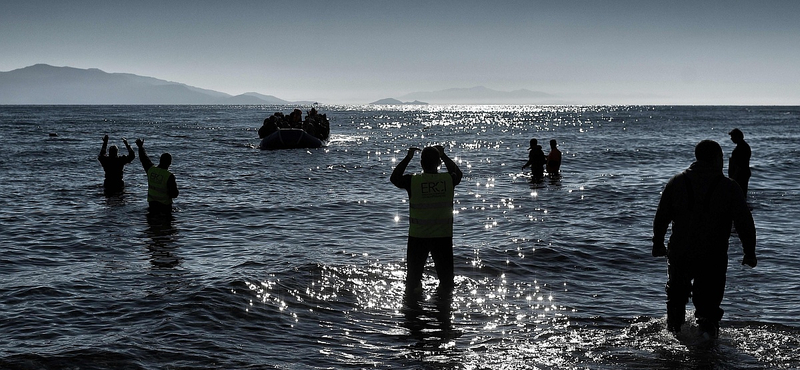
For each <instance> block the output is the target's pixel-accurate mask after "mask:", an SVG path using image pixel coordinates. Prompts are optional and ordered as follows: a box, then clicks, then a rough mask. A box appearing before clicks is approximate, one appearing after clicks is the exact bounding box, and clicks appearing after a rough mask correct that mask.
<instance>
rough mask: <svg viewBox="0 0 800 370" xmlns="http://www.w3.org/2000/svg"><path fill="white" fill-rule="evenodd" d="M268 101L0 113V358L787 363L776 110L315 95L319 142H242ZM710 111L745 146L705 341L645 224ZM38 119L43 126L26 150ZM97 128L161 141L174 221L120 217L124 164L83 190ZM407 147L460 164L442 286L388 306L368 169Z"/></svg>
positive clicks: (392, 194)
mask: <svg viewBox="0 0 800 370" xmlns="http://www.w3.org/2000/svg"><path fill="white" fill-rule="evenodd" d="M280 109H281V108H280V107H44V108H42V107H9V108H2V109H1V110H0V112H2V113H3V115H2V117H3V119H2V124H3V127H2V128H3V129H4V133H5V134H4V136H3V137H2V138H0V141H2V145H1V146H0V148H2V149H0V166H2V170H3V171H4V173H5V174H6V175H5V177H4V181H2V183H0V187H1V189H0V190H2V194H5V195H4V196H2V198H3V200H4V204H5V205H6V207H4V209H3V210H2V211H0V217H2V222H3V230H2V236H3V239H4V240H8V242H7V243H6V244H4V247H3V248H4V255H5V257H4V260H3V262H2V263H3V267H4V271H7V272H6V273H7V274H8V276H10V278H9V279H8V280H5V281H4V282H3V284H2V286H0V294H2V296H0V297H2V298H1V299H2V300H1V301H0V303H2V304H3V305H4V307H6V308H7V309H6V310H5V313H4V314H3V315H4V316H3V322H4V324H0V325H1V326H2V327H0V330H2V331H3V332H6V333H10V334H9V336H7V337H6V339H0V358H2V359H3V361H6V362H8V364H20V363H43V364H44V365H43V366H41V367H44V368H57V366H55V365H53V366H47V364H48V361H49V360H48V359H53V358H55V359H58V360H59V361H61V362H59V363H67V364H69V363H72V364H78V363H89V364H94V366H95V367H98V368H102V367H103V366H101V365H98V360H96V359H97V358H99V357H103V358H106V359H107V360H106V361H107V362H106V363H107V364H116V365H118V366H116V367H128V368H164V367H168V366H179V367H184V368H207V367H208V366H212V367H219V368H253V367H255V368H259V367H264V366H270V367H271V366H275V367H278V368H365V367H377V368H396V367H400V366H406V367H412V368H441V369H449V368H457V369H505V368H531V369H532V368H540V369H542V368H553V369H555V368H558V369H561V368H592V369H616V368H637V369H639V368H643V369H648V368H651V369H666V368H698V369H701V368H731V369H750V368H752V369H760V368H796V367H798V364H800V356H799V355H798V354H797V351H796V348H798V344H799V343H797V339H796V338H797V332H798V327H799V326H800V324H798V321H797V317H798V313H800V312H798V311H797V307H800V305H799V304H798V303H800V302H798V298H797V297H796V296H793V295H787V294H784V292H786V291H793V290H794V289H795V288H796V287H797V283H796V282H797V281H798V278H800V256H798V255H796V254H794V253H791V252H789V251H787V250H786V248H785V247H784V246H786V245H792V243H793V239H794V237H795V236H796V235H795V233H794V232H793V231H792V230H796V228H797V226H800V225H797V221H796V220H797V219H798V218H797V216H798V207H797V204H798V202H797V201H798V189H797V186H796V185H795V181H794V180H793V175H794V174H796V173H798V170H799V169H800V168H798V165H797V162H796V158H798V156H797V148H799V147H800V146H799V145H798V143H799V142H800V134H798V128H797V126H796V125H794V124H792V122H796V117H797V110H796V109H788V108H784V109H781V108H759V109H751V110H748V109H745V108H739V107H677V108H673V107H433V106H432V107H424V108H420V107H326V109H325V111H328V112H329V117H330V118H331V119H332V122H333V125H334V127H333V129H332V132H333V140H332V141H331V143H330V145H329V146H328V147H327V148H324V149H320V150H293V151H276V152H268V151H259V150H257V149H255V147H256V146H257V141H258V140H257V138H256V137H255V136H256V132H255V131H256V129H257V127H258V124H259V123H260V122H261V120H263V118H264V117H265V116H266V115H267V114H269V113H270V112H272V111H275V110H280ZM784 111H789V112H790V114H789V116H788V117H787V116H786V114H785V112H784ZM732 126H737V127H740V128H743V130H745V132H747V133H748V138H749V142H750V144H751V146H753V148H754V151H756V152H757V153H758V157H757V158H758V159H757V160H754V177H753V179H752V180H751V183H752V185H751V187H752V192H751V195H750V203H751V205H752V206H753V208H754V214H755V217H756V220H757V226H758V228H759V248H760V249H759V250H760V253H761V254H760V256H761V258H762V259H761V262H760V264H759V267H758V268H757V269H754V270H749V269H743V268H739V266H738V263H736V261H737V259H738V250H739V249H740V248H741V246H740V244H738V241H736V240H733V241H732V245H731V251H732V252H731V256H732V257H731V258H732V263H731V268H730V272H729V280H728V291H727V295H726V301H725V303H724V307H723V308H724V309H725V310H726V316H725V321H724V322H723V326H724V329H723V335H722V337H721V339H720V341H719V343H717V344H716V345H712V346H707V345H705V344H704V343H699V342H698V339H697V336H696V335H693V330H694V328H693V327H692V326H689V327H687V328H686V333H685V335H683V336H679V337H678V338H674V337H672V336H671V335H668V334H667V333H666V332H665V331H664V330H663V328H664V322H663V320H664V319H663V315H664V314H663V311H664V308H663V301H664V293H663V284H664V275H665V267H664V264H663V261H660V260H656V259H653V258H650V257H649V247H650V245H649V237H650V222H651V221H652V215H653V212H654V211H655V206H656V202H657V200H658V196H659V192H660V191H661V188H662V187H663V184H664V183H665V181H666V180H667V179H668V178H669V176H671V175H673V174H675V173H677V172H678V171H680V170H682V169H683V168H685V167H686V166H687V165H688V163H690V162H691V158H692V154H691V153H692V151H691V149H692V147H693V145H694V143H696V142H697V141H698V140H700V139H704V138H712V139H715V140H718V141H719V142H720V143H721V144H722V145H723V149H724V150H725V151H726V153H729V152H730V150H731V149H732V144H731V143H730V142H728V141H726V140H727V137H726V132H727V130H728V129H729V128H730V127H732ZM43 132H45V133H46V132H57V133H58V134H59V136H58V137H56V138H46V139H42V140H36V141H33V142H31V140H30V138H31V137H42V133H43ZM106 132H107V133H109V134H110V135H111V136H112V137H114V138H118V137H120V136H127V137H128V138H134V137H145V138H146V146H147V147H148V150H149V151H150V153H151V156H152V155H155V153H160V152H161V151H165V150H169V151H170V152H171V153H172V154H173V156H174V157H175V162H174V164H173V170H174V172H175V173H176V175H177V177H178V182H179V185H180V186H181V192H182V193H181V197H180V198H179V199H178V201H177V203H176V204H177V207H178V212H176V213H175V217H174V220H169V221H170V222H164V220H150V219H147V217H146V216H145V214H144V213H143V203H144V201H143V194H144V192H145V188H146V185H145V183H144V179H143V176H142V175H141V173H140V171H141V168H140V167H137V165H138V163H134V164H132V165H131V166H130V167H128V168H127V169H126V177H125V179H126V183H127V191H126V194H124V195H123V196H121V197H118V198H105V197H103V196H102V195H101V194H102V191H101V189H100V188H99V184H100V183H101V182H102V181H101V180H98V178H99V176H102V172H100V169H99V166H97V165H96V163H95V160H94V156H96V153H97V151H98V150H99V144H100V141H99V138H100V137H101V136H102V134H103V133H106ZM531 137H538V138H540V142H541V143H546V141H547V140H548V139H549V138H556V139H557V140H558V142H559V146H560V149H561V150H562V152H563V154H564V166H563V167H562V170H563V172H562V175H561V176H560V177H554V178H548V179H545V181H543V182H541V183H531V182H530V181H529V178H528V176H527V174H526V173H524V172H523V171H522V170H521V169H520V167H521V165H522V163H524V161H525V157H526V149H527V147H528V140H529V139H530V138H531ZM430 144H442V145H445V146H446V147H447V151H448V152H449V153H452V156H453V158H454V159H456V161H457V162H458V164H459V166H460V167H461V168H462V170H463V171H464V173H465V178H464V181H463V182H462V184H461V185H460V186H459V187H458V188H457V195H456V205H455V212H456V213H455V223H456V225H455V228H456V232H457V235H456V237H455V244H456V256H455V257H456V274H457V279H456V289H455V291H454V292H453V293H452V294H444V295H443V294H440V293H438V292H437V291H436V285H437V284H436V279H435V274H434V273H433V270H432V269H430V270H429V271H428V274H426V275H425V279H424V288H425V289H424V292H425V293H424V295H423V296H422V297H420V298H419V299H413V300H404V296H403V292H404V287H403V278H404V275H405V268H404V257H405V233H406V227H407V226H406V225H407V219H406V217H407V203H406V201H405V198H406V194H405V193H404V192H403V191H402V190H398V189H396V188H394V187H393V186H392V185H391V184H390V183H389V181H388V177H389V174H390V173H391V170H392V168H393V167H394V166H395V165H396V163H397V161H398V160H399V159H400V158H402V157H403V156H404V155H405V152H406V151H407V149H408V147H409V146H423V145H430ZM767 146H768V147H769V148H770V149H771V150H769V151H766V150H759V149H757V148H764V147H767ZM545 151H547V149H545ZM42 153H47V154H48V156H47V157H48V160H43V159H42ZM51 157H52V160H49V158H51ZM413 165H414V166H416V163H414V164H413ZM65 174H67V175H68V176H65ZM43 179H44V180H46V181H44V180H43ZM31 184H34V185H36V186H30V185H31ZM55 220H57V221H55ZM31 251H35V253H32V252H31ZM43 272H45V273H43ZM42 323H47V324H50V325H42ZM97 343H101V344H102V346H97V345H96V344H97ZM54 363H55V362H54ZM4 364H6V363H5V362H2V363H0V365H4ZM8 364H6V365H8ZM176 364H177V365H176ZM209 364H213V365H209ZM17 366H18V365H17ZM6 367H14V366H6Z"/></svg>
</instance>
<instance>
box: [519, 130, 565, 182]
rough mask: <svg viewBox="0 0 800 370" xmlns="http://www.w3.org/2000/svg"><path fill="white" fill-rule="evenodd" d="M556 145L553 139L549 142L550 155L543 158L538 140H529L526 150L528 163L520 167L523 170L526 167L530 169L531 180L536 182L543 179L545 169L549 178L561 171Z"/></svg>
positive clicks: (559, 155) (558, 151)
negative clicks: (528, 146)
mask: <svg viewBox="0 0 800 370" xmlns="http://www.w3.org/2000/svg"><path fill="white" fill-rule="evenodd" d="M557 145H558V144H557V142H556V140H555V139H552V140H550V153H549V154H548V155H547V156H545V155H544V152H543V151H542V146H541V145H539V142H538V140H536V139H531V141H530V148H528V161H527V162H525V164H524V165H522V169H523V170H525V168H527V167H530V168H531V180H533V181H538V180H541V179H542V178H544V170H545V168H546V169H547V174H548V175H550V176H555V175H557V174H558V172H559V171H560V170H561V151H560V150H558V148H557Z"/></svg>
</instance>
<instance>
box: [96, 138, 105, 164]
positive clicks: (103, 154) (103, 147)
mask: <svg viewBox="0 0 800 370" xmlns="http://www.w3.org/2000/svg"><path fill="white" fill-rule="evenodd" d="M107 146H108V135H106V136H103V146H102V147H101V148H100V154H98V155H97V159H98V160H99V159H100V158H102V157H105V156H106V147H107Z"/></svg>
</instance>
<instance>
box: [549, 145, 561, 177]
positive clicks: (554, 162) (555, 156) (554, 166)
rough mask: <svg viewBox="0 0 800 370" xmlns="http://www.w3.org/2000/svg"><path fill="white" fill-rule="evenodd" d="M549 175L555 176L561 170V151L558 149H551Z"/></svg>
mask: <svg viewBox="0 0 800 370" xmlns="http://www.w3.org/2000/svg"><path fill="white" fill-rule="evenodd" d="M546 167H547V173H548V174H550V175H555V174H557V173H558V170H559V169H561V151H560V150H558V149H555V148H553V149H551V150H550V153H549V154H547V165H546Z"/></svg>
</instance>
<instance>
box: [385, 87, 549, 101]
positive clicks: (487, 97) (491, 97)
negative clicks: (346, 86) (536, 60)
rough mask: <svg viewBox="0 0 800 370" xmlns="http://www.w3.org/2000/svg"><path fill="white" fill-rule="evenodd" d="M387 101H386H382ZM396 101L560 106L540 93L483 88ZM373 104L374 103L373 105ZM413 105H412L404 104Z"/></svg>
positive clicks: (415, 95) (413, 95) (410, 96)
mask: <svg viewBox="0 0 800 370" xmlns="http://www.w3.org/2000/svg"><path fill="white" fill-rule="evenodd" d="M383 100H387V99H383ZM395 100H397V101H409V100H413V101H414V102H421V101H424V102H428V103H430V104H465V105H473V104H562V103H563V101H561V100H560V99H558V97H556V96H554V95H551V94H548V93H544V92H541V91H531V90H525V89H521V90H514V91H498V90H492V89H489V88H486V87H484V86H475V87H470V88H454V89H446V90H439V91H428V92H415V93H410V94H406V95H403V96H400V97H398V98H397V99H395ZM373 104H375V103H373ZM404 104H413V103H404Z"/></svg>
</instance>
